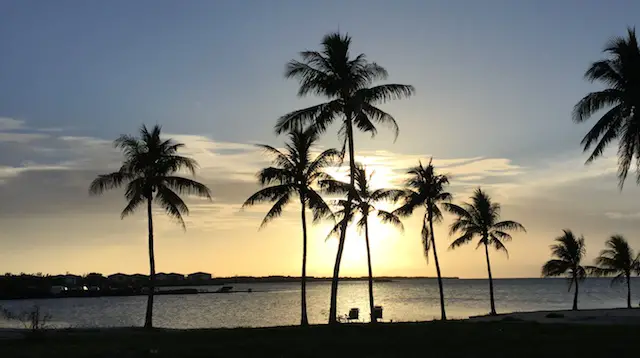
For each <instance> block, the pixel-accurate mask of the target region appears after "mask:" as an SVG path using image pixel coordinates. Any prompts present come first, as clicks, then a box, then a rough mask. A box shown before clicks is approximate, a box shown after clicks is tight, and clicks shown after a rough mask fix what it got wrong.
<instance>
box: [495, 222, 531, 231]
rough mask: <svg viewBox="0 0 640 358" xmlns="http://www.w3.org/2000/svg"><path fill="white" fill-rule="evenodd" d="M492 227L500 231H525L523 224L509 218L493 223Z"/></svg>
mask: <svg viewBox="0 0 640 358" xmlns="http://www.w3.org/2000/svg"><path fill="white" fill-rule="evenodd" d="M493 229H495V230H500V231H504V230H512V231H522V232H527V230H526V229H525V228H524V226H522V224H520V223H518V222H515V221H511V220H505V221H501V222H498V223H495V224H493Z"/></svg>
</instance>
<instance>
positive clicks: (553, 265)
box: [542, 229, 587, 311]
mask: <svg viewBox="0 0 640 358" xmlns="http://www.w3.org/2000/svg"><path fill="white" fill-rule="evenodd" d="M563 232H564V233H563V235H562V236H560V237H557V238H556V242H557V244H555V245H551V255H552V257H555V259H552V260H549V261H547V263H545V264H544V266H542V276H544V277H554V276H561V275H567V278H568V279H569V291H571V287H572V286H573V285H574V284H575V293H574V296H573V308H572V309H573V310H574V311H577V310H578V283H579V282H580V281H583V280H584V279H585V277H586V276H587V272H586V269H585V267H583V266H582V265H581V264H580V263H581V261H582V258H583V257H584V255H585V254H586V251H587V250H586V248H585V246H584V237H582V236H580V237H576V236H575V235H574V234H573V232H571V230H568V229H565V230H563Z"/></svg>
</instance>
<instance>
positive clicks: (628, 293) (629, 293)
mask: <svg viewBox="0 0 640 358" xmlns="http://www.w3.org/2000/svg"><path fill="white" fill-rule="evenodd" d="M626 276H627V308H631V275H630V274H627V275H626Z"/></svg>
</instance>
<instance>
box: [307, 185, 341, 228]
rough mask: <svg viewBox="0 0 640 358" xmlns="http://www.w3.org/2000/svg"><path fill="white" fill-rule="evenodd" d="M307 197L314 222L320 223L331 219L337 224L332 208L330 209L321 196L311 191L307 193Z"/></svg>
mask: <svg viewBox="0 0 640 358" xmlns="http://www.w3.org/2000/svg"><path fill="white" fill-rule="evenodd" d="M305 197H306V198H307V203H308V204H309V208H310V209H311V211H312V213H313V222H319V221H320V220H322V219H331V220H332V221H334V222H335V217H334V213H333V211H331V208H329V205H327V203H326V202H325V201H324V199H323V198H322V196H320V194H318V193H317V192H316V191H315V190H313V189H309V190H307V191H306V192H305Z"/></svg>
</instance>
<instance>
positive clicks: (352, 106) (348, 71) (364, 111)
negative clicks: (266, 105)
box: [275, 33, 414, 323]
mask: <svg viewBox="0 0 640 358" xmlns="http://www.w3.org/2000/svg"><path fill="white" fill-rule="evenodd" d="M321 46H322V50H321V51H303V52H301V53H300V57H301V61H297V60H293V61H290V62H289V63H288V64H287V68H286V72H285V76H286V77H287V78H295V79H297V80H298V81H299V83H300V88H299V90H298V96H301V97H303V96H307V95H309V94H315V95H319V96H322V97H325V98H326V99H328V102H325V103H321V104H319V105H315V106H312V107H309V108H304V109H300V110H296V111H293V112H291V113H288V114H285V115H284V116H282V117H281V118H280V119H278V122H277V124H276V127H275V129H276V132H277V133H286V132H289V131H291V130H292V129H294V128H298V127H301V126H303V125H305V124H313V125H314V126H315V127H317V128H318V130H320V131H325V130H326V129H327V128H328V127H329V125H330V124H331V123H333V122H334V121H336V120H340V121H341V122H342V123H341V128H340V133H341V134H343V135H344V136H345V144H346V145H348V150H349V170H350V172H351V173H353V172H355V171H356V164H355V163H356V162H355V147H354V143H353V127H354V126H355V127H357V128H358V129H359V130H361V131H363V132H368V133H371V135H375V134H376V132H377V130H376V127H375V123H378V124H384V125H388V126H390V127H391V128H392V129H394V131H395V133H396V136H397V134H398V125H397V124H396V121H395V119H394V118H393V117H392V116H391V115H390V114H388V113H386V112H384V111H383V110H381V109H379V108H378V107H376V105H377V104H379V103H383V102H386V101H388V100H392V99H400V98H404V97H409V96H410V95H412V94H413V93H414V88H413V86H409V85H402V84H385V85H377V86H372V85H373V83H374V82H375V81H376V80H384V79H386V78H387V75H388V74H387V71H386V70H385V69H384V68H383V67H381V66H379V65H378V64H376V63H375V62H369V61H367V59H366V57H365V55H364V54H359V55H358V56H356V57H351V53H350V47H351V37H349V36H348V35H341V34H340V33H330V34H327V35H325V36H324V38H323V39H322V45H321ZM343 149H344V148H343ZM354 179H355V177H354V176H353V175H352V176H351V182H350V184H351V186H352V187H354V186H355V183H354ZM353 200H354V198H348V200H347V205H351V202H353ZM350 212H351V210H347V213H350ZM347 222H348V220H345V221H344V225H347ZM345 235H346V226H345V227H343V229H342V230H340V239H339V242H338V251H337V253H336V261H335V264H334V268H333V279H332V281H331V303H330V309H329V323H337V322H338V320H337V298H338V279H339V274H340V262H341V260H342V252H343V250H344V242H345Z"/></svg>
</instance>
